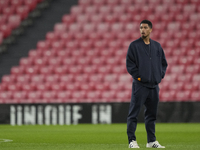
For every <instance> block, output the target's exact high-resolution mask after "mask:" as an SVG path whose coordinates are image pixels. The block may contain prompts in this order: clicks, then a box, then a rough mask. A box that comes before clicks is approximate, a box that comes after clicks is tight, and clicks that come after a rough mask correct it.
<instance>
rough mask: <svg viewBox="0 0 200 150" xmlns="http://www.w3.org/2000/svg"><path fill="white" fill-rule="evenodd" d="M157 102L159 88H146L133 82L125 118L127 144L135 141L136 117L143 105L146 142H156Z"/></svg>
mask: <svg viewBox="0 0 200 150" xmlns="http://www.w3.org/2000/svg"><path fill="white" fill-rule="evenodd" d="M158 101H159V87H158V85H157V86H156V87H155V88H148V87H145V86H142V85H140V84H138V83H135V82H133V85H132V95H131V102H130V107H129V114H128V118H127V135H128V140H129V143H130V142H131V141H132V140H135V141H136V136H135V131H136V127H137V117H138V114H139V112H140V109H141V108H142V106H143V105H145V127H146V132H147V141H148V143H149V142H154V141H156V136H155V121H156V116H157V107H158Z"/></svg>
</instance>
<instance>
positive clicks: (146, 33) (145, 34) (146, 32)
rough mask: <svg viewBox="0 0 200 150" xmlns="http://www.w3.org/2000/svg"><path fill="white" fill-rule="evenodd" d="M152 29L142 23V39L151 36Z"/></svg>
mask: <svg viewBox="0 0 200 150" xmlns="http://www.w3.org/2000/svg"><path fill="white" fill-rule="evenodd" d="M151 31H152V29H151V28H150V27H149V26H148V24H145V23H142V24H141V25H140V34H141V37H142V38H146V37H148V36H149V35H150V33H151Z"/></svg>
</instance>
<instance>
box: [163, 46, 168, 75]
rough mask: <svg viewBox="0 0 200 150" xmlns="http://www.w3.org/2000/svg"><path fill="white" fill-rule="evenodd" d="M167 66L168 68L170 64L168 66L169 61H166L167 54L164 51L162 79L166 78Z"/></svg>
mask: <svg viewBox="0 0 200 150" xmlns="http://www.w3.org/2000/svg"><path fill="white" fill-rule="evenodd" d="M167 66H168V64H167V60H166V57H165V53H164V51H163V49H162V78H164V76H165V73H166V70H167Z"/></svg>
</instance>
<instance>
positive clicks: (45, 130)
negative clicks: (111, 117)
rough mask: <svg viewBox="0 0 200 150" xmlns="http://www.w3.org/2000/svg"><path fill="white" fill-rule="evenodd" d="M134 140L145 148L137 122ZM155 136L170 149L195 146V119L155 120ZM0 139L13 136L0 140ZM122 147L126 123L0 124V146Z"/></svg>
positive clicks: (46, 149) (199, 145)
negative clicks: (174, 121)
mask: <svg viewBox="0 0 200 150" xmlns="http://www.w3.org/2000/svg"><path fill="white" fill-rule="evenodd" d="M136 136H137V142H138V144H139V146H140V149H147V148H145V146H146V131H145V127H144V124H143V123H140V124H138V127H137V131H136ZM156 136H157V140H158V141H159V142H160V143H161V144H162V145H164V146H166V149H170V150H189V149H191V150H199V149H200V125H199V124H198V123H195V124H194V123H193V124H192V123H188V124H186V123H185V124H183V123H176V124H171V123H165V124H164V123H157V124H156ZM2 139H9V140H13V141H12V142H3V140H2ZM104 149H105V150H123V149H128V142H127V135H126V124H111V125H91V124H79V125H70V126H67V125H65V126H59V125H56V126H53V125H50V126H45V125H42V126H40V125H35V126H31V125H30V126H10V125H0V150H104Z"/></svg>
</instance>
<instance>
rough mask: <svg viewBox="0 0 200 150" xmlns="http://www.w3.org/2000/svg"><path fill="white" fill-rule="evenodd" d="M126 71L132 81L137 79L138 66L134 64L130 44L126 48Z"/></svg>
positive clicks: (134, 59) (134, 60) (132, 50)
mask: <svg viewBox="0 0 200 150" xmlns="http://www.w3.org/2000/svg"><path fill="white" fill-rule="evenodd" d="M126 69H127V71H128V73H129V74H130V75H131V76H132V77H133V78H134V79H138V78H139V71H138V66H137V64H136V58H135V56H134V48H133V46H132V45H131V44H130V46H129V48H128V52H127V55H126Z"/></svg>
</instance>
